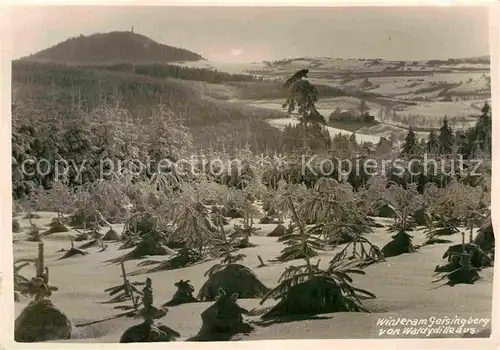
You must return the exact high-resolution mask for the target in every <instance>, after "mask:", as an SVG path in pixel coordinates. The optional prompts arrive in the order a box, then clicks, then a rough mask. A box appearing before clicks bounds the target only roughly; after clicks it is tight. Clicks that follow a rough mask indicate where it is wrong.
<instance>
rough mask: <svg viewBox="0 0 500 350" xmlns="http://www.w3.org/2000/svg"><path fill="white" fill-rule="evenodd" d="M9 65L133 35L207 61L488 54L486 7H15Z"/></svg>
mask: <svg viewBox="0 0 500 350" xmlns="http://www.w3.org/2000/svg"><path fill="white" fill-rule="evenodd" d="M12 11H13V13H12V14H13V17H12V22H11V28H12V34H13V38H12V45H13V47H12V50H13V55H14V58H19V57H22V56H26V55H28V54H31V53H35V52H37V51H40V50H42V49H44V48H47V47H50V46H52V45H54V44H57V43H58V42H61V41H64V40H65V39H66V38H68V37H70V36H77V35H80V34H84V35H89V34H93V33H96V32H109V31H116V30H117V31H124V30H130V29H131V27H132V26H134V31H135V32H136V33H140V34H143V35H146V36H148V37H150V38H151V39H153V40H155V41H158V42H160V43H162V44H166V45H171V46H176V47H182V48H186V49H189V50H191V51H194V52H197V53H199V54H201V55H202V56H204V57H206V58H207V59H209V60H214V61H225V62H252V61H262V60H274V59H280V58H286V57H301V56H328V57H342V58H376V57H380V58H386V59H395V60H420V59H446V58H450V57H469V56H481V55H488V54H489V45H488V10H487V8H485V7H427V8H425V7H398V8H396V7H370V8H367V7H364V8H360V7H351V8H346V7H343V8H342V7H326V8H325V7H323V8H277V7H275V8H269V7H265V8H262V7H261V8H257V7H253V8H250V7H246V8H235V7H233V8H227V7H218V8H214V7H212V8H208V7H184V8H179V7H176V8H174V7H147V6H145V7H135V6H134V7H88V6H86V7H69V6H66V7H63V6H58V7H54V6H50V7H49V6H46V7H24V8H21V7H16V8H14V9H13V10H12Z"/></svg>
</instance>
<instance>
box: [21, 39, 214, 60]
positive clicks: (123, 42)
mask: <svg viewBox="0 0 500 350" xmlns="http://www.w3.org/2000/svg"><path fill="white" fill-rule="evenodd" d="M22 60H30V61H51V62H60V63H62V62H64V63H73V64H75V63H79V64H83V63H84V64H92V63H117V62H120V63H122V62H123V63H162V62H163V63H164V62H174V61H198V60H204V58H203V57H202V56H201V55H199V54H197V53H194V52H191V51H188V50H185V49H181V48H176V47H172V46H167V45H163V44H160V43H157V42H156V41H154V40H152V39H150V38H148V37H146V36H144V35H140V34H136V33H132V32H110V33H98V34H93V35H90V36H84V35H81V36H79V37H76V38H69V39H67V40H66V41H64V42H61V43H59V44H57V45H54V46H52V47H50V48H47V49H45V50H42V51H40V52H38V53H36V54H33V55H31V56H27V57H24V58H22Z"/></svg>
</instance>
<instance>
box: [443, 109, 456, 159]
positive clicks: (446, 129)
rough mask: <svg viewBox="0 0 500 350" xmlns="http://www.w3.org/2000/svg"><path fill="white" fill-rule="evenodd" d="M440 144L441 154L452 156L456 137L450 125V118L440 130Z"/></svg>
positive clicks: (444, 121) (445, 119)
mask: <svg viewBox="0 0 500 350" xmlns="http://www.w3.org/2000/svg"><path fill="white" fill-rule="evenodd" d="M439 144H440V150H439V153H441V154H450V153H451V152H452V150H453V146H454V145H455V135H454V134H453V130H452V129H451V127H450V125H449V124H448V118H446V117H445V118H444V120H443V126H441V128H440V129H439Z"/></svg>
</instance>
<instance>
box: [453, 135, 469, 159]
mask: <svg viewBox="0 0 500 350" xmlns="http://www.w3.org/2000/svg"><path fill="white" fill-rule="evenodd" d="M455 140H456V146H457V154H460V155H462V156H463V157H464V158H465V157H467V156H468V154H469V142H468V140H467V135H466V133H465V132H464V131H462V130H457V132H456V133H455Z"/></svg>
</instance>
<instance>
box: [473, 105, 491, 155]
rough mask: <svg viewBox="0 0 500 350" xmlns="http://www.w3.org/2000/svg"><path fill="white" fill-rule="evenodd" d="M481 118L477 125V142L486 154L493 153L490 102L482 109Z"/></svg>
mask: <svg viewBox="0 0 500 350" xmlns="http://www.w3.org/2000/svg"><path fill="white" fill-rule="evenodd" d="M481 113H482V114H481V116H480V117H479V119H478V121H477V123H476V142H477V144H478V148H479V149H481V150H482V151H484V152H491V138H492V122H491V107H490V105H489V104H488V102H485V103H484V106H483V108H482V109H481Z"/></svg>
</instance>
